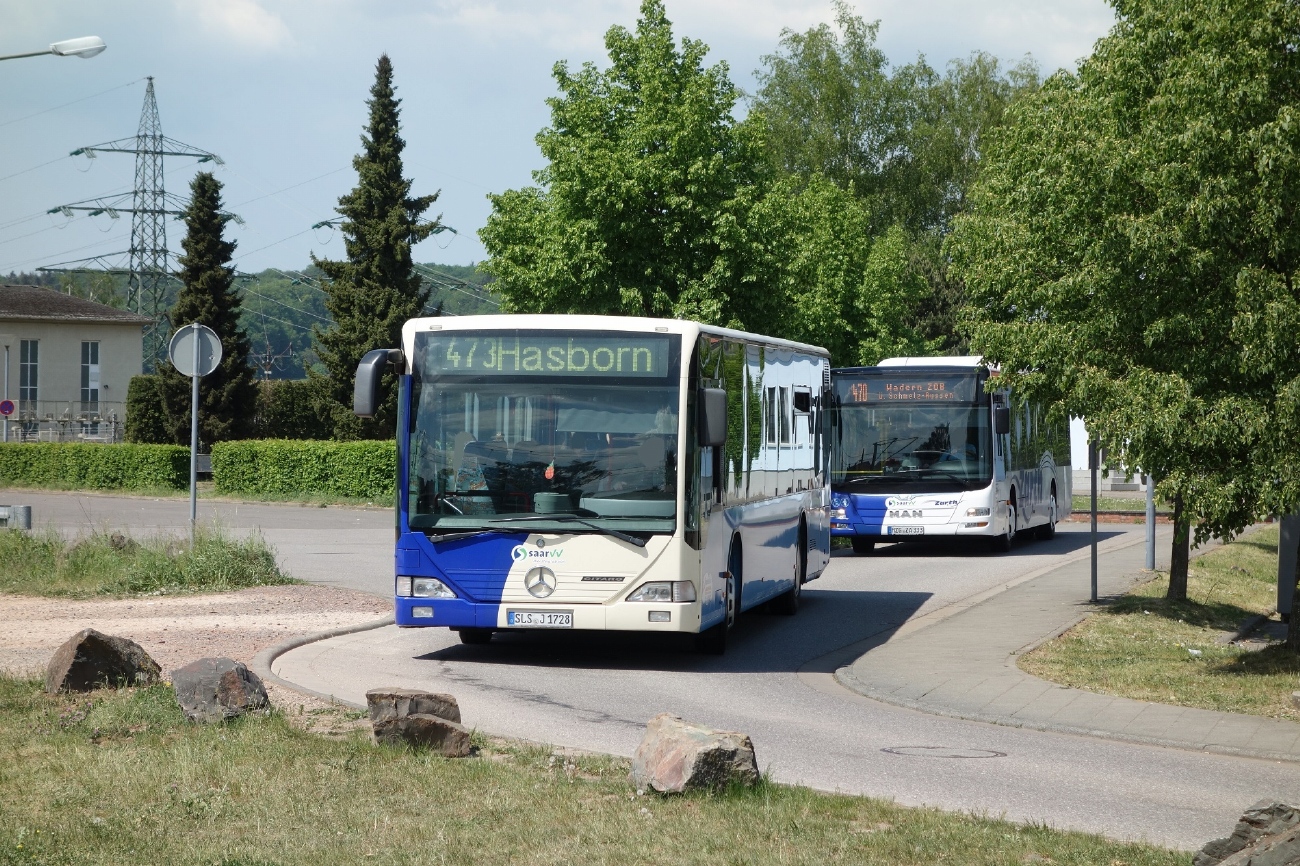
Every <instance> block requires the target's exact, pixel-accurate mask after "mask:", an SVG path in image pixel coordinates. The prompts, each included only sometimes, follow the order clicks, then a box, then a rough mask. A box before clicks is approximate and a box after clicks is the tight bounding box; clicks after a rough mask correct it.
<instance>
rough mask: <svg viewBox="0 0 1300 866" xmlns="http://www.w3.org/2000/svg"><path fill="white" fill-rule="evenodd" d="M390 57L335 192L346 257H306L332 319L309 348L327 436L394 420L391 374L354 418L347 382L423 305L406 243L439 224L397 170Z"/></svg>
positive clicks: (385, 431)
mask: <svg viewBox="0 0 1300 866" xmlns="http://www.w3.org/2000/svg"><path fill="white" fill-rule="evenodd" d="M400 104H401V100H399V99H397V98H396V96H395V95H394V87H393V64H392V62H391V61H390V60H389V59H388V55H387V54H384V55H381V56H380V58H379V62H378V63H377V64H376V66H375V83H374V86H372V87H371V88H370V99H369V100H367V102H366V105H367V106H369V108H370V122H369V124H368V126H367V127H366V132H365V134H364V135H362V137H361V144H362V152H361V153H360V154H358V155H357V156H355V157H353V159H352V166H353V168H355V169H356V171H357V185H356V187H355V188H354V189H353V190H352V192H350V193H348V194H347V195H345V196H343V197H342V198H340V199H339V206H338V209H337V210H338V213H339V215H340V216H342V217H343V220H342V222H341V224H340V226H339V228H340V230H341V231H342V233H343V243H344V248H345V250H346V252H347V258H346V259H345V260H343V261H330V260H327V259H317V258H316V257H315V256H313V257H312V261H313V262H314V263H315V264H316V266H317V267H319V268H320V269H321V271H322V272H323V273H324V274H325V277H326V280H325V282H324V289H325V292H326V294H327V296H328V297H327V299H326V301H325V307H326V309H327V310H328V311H329V313H330V315H331V316H332V317H333V319H334V326H333V327H332V328H328V329H322V330H319V331H318V332H317V335H316V353H317V355H319V357H320V360H321V363H323V364H324V365H325V367H326V369H328V370H329V377H328V378H327V379H324V380H322V381H320V383H319V384H320V386H321V387H323V388H325V389H326V390H327V391H328V392H329V394H330V396H331V397H332V399H333V401H334V404H335V408H334V418H333V422H334V424H333V426H334V435H335V437H336V438H340V439H358V438H368V439H383V438H388V437H390V436H392V435H393V431H394V429H395V427H396V424H397V386H396V377H395V376H393V375H392V374H391V373H390V374H387V375H386V376H385V377H384V387H385V388H386V389H387V397H386V399H385V400H384V402H383V403H382V404H381V407H380V410H379V412H378V414H377V415H376V416H375V417H374V418H373V419H371V420H369V421H366V422H364V423H363V422H362V421H361V420H360V419H358V418H356V417H355V416H354V415H353V414H352V387H353V381H354V379H355V377H356V368H357V363H358V362H359V361H360V360H361V356H362V355H364V354H365V353H366V352H368V351H370V350H371V349H383V348H391V347H396V346H400V345H401V334H402V325H403V323H405V322H406V321H407V320H408V319H411V318H415V317H417V316H421V315H438V314H439V311H438V310H436V309H435V310H429V309H427V304H428V300H429V290H428V288H426V287H425V286H424V285H423V282H422V280H421V279H420V276H419V275H418V274H417V273H416V271H415V268H414V265H413V262H412V259H411V247H412V246H413V245H415V244H417V243H419V242H420V241H422V240H424V239H425V238H427V237H429V236H430V235H432V234H434V233H436V232H438V231H441V230H442V224H441V223H440V222H439V221H438V220H437V219H434V220H424V219H422V216H423V214H424V212H425V211H427V210H428V209H429V206H430V205H432V204H433V203H434V201H436V200H437V198H438V194H437V193H434V194H433V195H425V196H412V195H411V181H410V180H408V179H407V178H405V177H403V174H402V150H403V149H404V148H405V147H406V142H405V141H403V140H402V138H401V136H400V135H399V134H398V131H399V118H398V106H399V105H400Z"/></svg>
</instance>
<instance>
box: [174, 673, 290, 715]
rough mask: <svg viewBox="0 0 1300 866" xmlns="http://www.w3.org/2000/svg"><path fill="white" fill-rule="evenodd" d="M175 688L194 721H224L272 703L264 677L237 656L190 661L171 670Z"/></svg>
mask: <svg viewBox="0 0 1300 866" xmlns="http://www.w3.org/2000/svg"><path fill="white" fill-rule="evenodd" d="M172 688H173V689H174V690H175V691H176V702H177V703H178V704H180V705H181V712H183V713H185V718H187V719H189V720H190V721H191V722H202V723H208V722H223V721H225V720H227V719H233V718H236V717H238V716H242V715H244V714H245V713H250V712H259V711H264V710H268V709H270V706H271V701H270V699H269V698H268V697H267V694H266V686H264V685H263V684H262V679H261V677H259V676H258V675H257V674H255V673H253V672H252V671H250V670H249V669H248V668H247V667H245V666H244V664H243V663H242V662H237V661H235V660H234V659H227V658H206V659H199V660H198V661H196V662H190V663H189V664H187V665H186V666H185V667H183V668H178V669H177V670H175V671H173V672H172Z"/></svg>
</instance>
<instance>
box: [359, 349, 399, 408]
mask: <svg viewBox="0 0 1300 866" xmlns="http://www.w3.org/2000/svg"><path fill="white" fill-rule="evenodd" d="M390 363H391V364H400V363H402V350H401V349H371V350H370V351H369V352H366V354H365V356H364V357H362V359H361V363H360V364H357V380H356V382H355V383H354V384H353V386H352V414H354V415H356V416H357V417H358V418H373V417H375V413H376V412H378V411H379V400H380V396H381V395H380V392H379V388H380V380H381V379H382V378H383V376H384V368H385V367H387V366H388V365H389V364H390Z"/></svg>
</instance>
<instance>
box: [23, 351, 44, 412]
mask: <svg viewBox="0 0 1300 866" xmlns="http://www.w3.org/2000/svg"><path fill="white" fill-rule="evenodd" d="M39 348H40V341H39V340H23V341H22V343H21V345H20V346H19V349H18V408H19V411H21V412H35V411H36V384H37V382H36V369H37V361H38V349H39Z"/></svg>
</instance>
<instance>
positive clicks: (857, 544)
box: [851, 535, 876, 556]
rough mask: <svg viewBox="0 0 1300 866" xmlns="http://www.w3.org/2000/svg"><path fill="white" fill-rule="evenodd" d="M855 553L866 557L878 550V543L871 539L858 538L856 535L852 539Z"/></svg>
mask: <svg viewBox="0 0 1300 866" xmlns="http://www.w3.org/2000/svg"><path fill="white" fill-rule="evenodd" d="M851 542H852V544H853V552H854V553H856V554H857V555H858V556H866V555H867V554H869V553H871V551H873V550H875V549H876V543H875V542H874V541H872V540H871V539H870V538H858V537H857V536H856V535H855V536H854V537H853V538H852V539H851Z"/></svg>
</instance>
